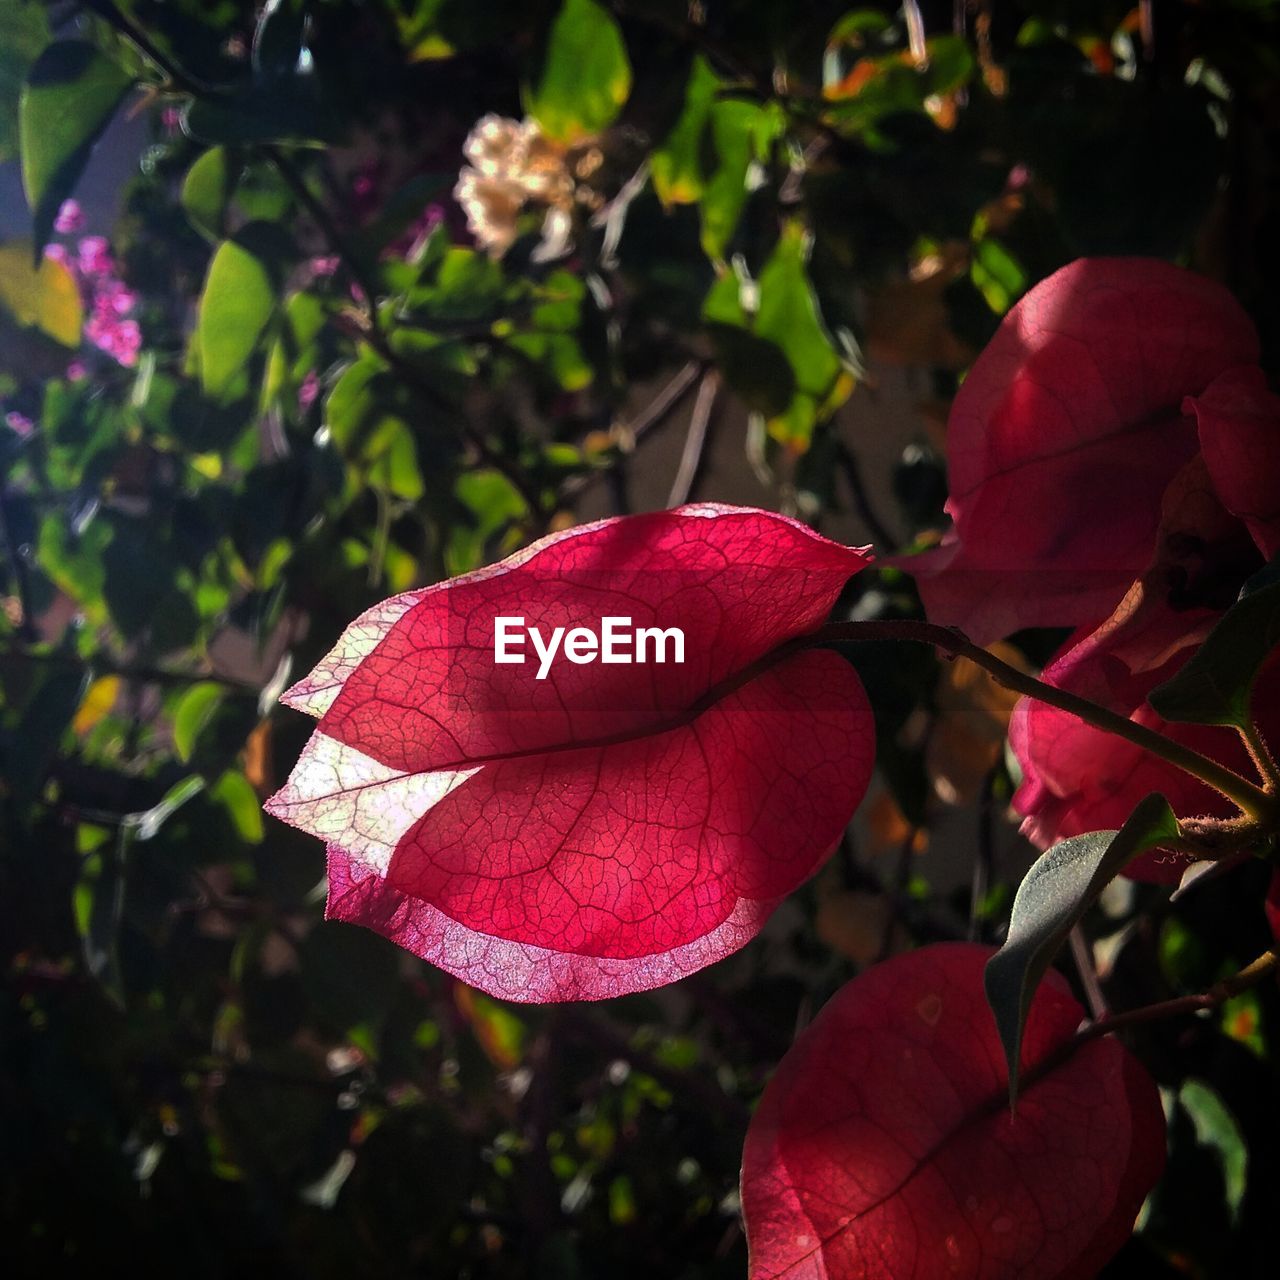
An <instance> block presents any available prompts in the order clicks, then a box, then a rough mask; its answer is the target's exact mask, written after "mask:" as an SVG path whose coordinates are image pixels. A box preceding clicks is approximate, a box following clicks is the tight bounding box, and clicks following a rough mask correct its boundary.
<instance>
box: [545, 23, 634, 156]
mask: <svg viewBox="0 0 1280 1280" xmlns="http://www.w3.org/2000/svg"><path fill="white" fill-rule="evenodd" d="M630 93H631V62H630V60H629V59H628V57H627V47H626V45H625V44H624V43H623V41H622V32H621V31H620V30H619V29H618V24H617V23H616V22H615V21H614V20H613V18H612V17H611V16H610V14H609V13H608V12H607V11H606V10H605V9H603V8H601V6H600V5H598V4H596V3H595V0H564V4H563V5H562V6H561V9H560V12H559V14H558V15H557V16H556V20H555V22H554V23H552V25H551V36H550V39H549V40H548V42H547V53H546V58H545V59H544V61H543V64H542V75H541V76H540V77H539V79H538V83H537V85H536V86H533V87H530V88H528V89H526V91H525V95H524V99H525V109H526V110H527V111H528V113H529V114H530V115H531V116H532V117H533V118H534V119H535V120H536V121H537V122H538V124H539V126H540V127H541V129H542V132H543V133H545V134H546V135H547V137H549V138H552V139H554V140H555V141H556V142H565V143H573V142H577V141H579V140H580V139H582V138H585V137H588V136H590V135H591V134H595V133H599V132H600V131H601V130H603V129H607V128H608V127H609V125H611V124H612V123H613V122H614V121H615V120H616V119H617V118H618V112H619V111H621V110H622V106H623V103H625V102H626V100H627V97H628V96H629V95H630Z"/></svg>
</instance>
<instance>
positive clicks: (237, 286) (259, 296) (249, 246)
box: [196, 222, 280, 397]
mask: <svg viewBox="0 0 1280 1280" xmlns="http://www.w3.org/2000/svg"><path fill="white" fill-rule="evenodd" d="M278 246H279V232H278V231H277V229H276V228H275V227H273V226H272V225H271V224H270V223H260V222H254V223H250V224H249V225H248V226H246V227H244V228H242V229H241V230H240V231H239V232H238V233H237V234H236V236H235V237H234V238H233V239H231V240H224V241H223V242H222V244H220V245H219V246H218V250H217V252H216V253H215V254H214V255H213V260H212V262H210V263H209V274H208V276H207V277H206V278H205V284H204V292H203V293H202V294H201V296H200V313H199V317H198V318H197V320H196V342H197V347H198V350H199V353H200V379H201V382H202V384H203V385H204V389H205V391H206V392H208V393H209V394H210V395H214V396H219V397H221V396H224V395H225V394H226V393H227V392H228V391H229V390H230V389H231V387H232V385H233V384H234V383H235V381H236V377H237V375H238V374H239V373H240V371H241V370H242V369H243V368H244V367H245V365H246V364H247V363H248V362H249V358H250V357H251V356H252V355H253V353H254V351H255V350H256V349H257V346H258V342H259V340H260V339H261V337H262V334H263V331H264V330H265V329H266V327H267V325H268V323H269V322H270V320H271V317H272V315H273V314H274V312H275V309H276V291H277V279H278V270H277V268H278V265H279V256H280V253H279V248H278Z"/></svg>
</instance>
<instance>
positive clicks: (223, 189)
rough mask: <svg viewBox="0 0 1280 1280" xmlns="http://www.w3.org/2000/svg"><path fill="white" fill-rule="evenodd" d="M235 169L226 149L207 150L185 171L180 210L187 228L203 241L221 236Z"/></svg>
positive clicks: (237, 168)
mask: <svg viewBox="0 0 1280 1280" xmlns="http://www.w3.org/2000/svg"><path fill="white" fill-rule="evenodd" d="M239 167H240V166H239V163H238V162H237V161H236V160H234V159H233V158H232V155H231V153H230V152H229V151H228V150H227V148H226V147H210V148H209V150H208V151H206V152H205V153H204V155H202V156H201V157H200V158H199V159H198V160H197V161H196V162H195V164H193V165H192V166H191V168H190V169H188V170H187V176H186V178H185V179H183V183H182V207H183V209H184V210H185V211H186V214H187V218H188V219H189V221H190V222H191V225H192V226H193V227H195V229H196V230H197V231H198V232H199V233H200V234H201V235H202V236H204V237H205V239H206V240H218V239H219V238H220V237H221V236H222V235H223V234H224V233H225V229H226V228H225V223H226V217H227V205H228V204H230V202H231V193H232V191H233V190H234V189H235V183H236V177H237V175H238V172H239Z"/></svg>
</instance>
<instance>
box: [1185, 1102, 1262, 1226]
mask: <svg viewBox="0 0 1280 1280" xmlns="http://www.w3.org/2000/svg"><path fill="white" fill-rule="evenodd" d="M1178 1102H1179V1104H1180V1105H1181V1106H1182V1109H1183V1110H1184V1111H1185V1112H1186V1113H1187V1115H1188V1117H1190V1120H1191V1126H1192V1128H1193V1129H1194V1130H1195V1135H1196V1142H1197V1143H1198V1144H1199V1145H1200V1146H1202V1147H1208V1148H1209V1149H1210V1150H1211V1151H1212V1152H1213V1153H1214V1155H1215V1156H1217V1158H1218V1163H1219V1165H1220V1166H1221V1168H1222V1182H1223V1191H1224V1193H1225V1196H1226V1201H1227V1208H1228V1210H1229V1211H1230V1213H1231V1221H1232V1223H1233V1224H1234V1223H1236V1222H1237V1221H1239V1218H1240V1206H1241V1205H1242V1204H1243V1203H1244V1193H1245V1189H1246V1187H1247V1186H1248V1181H1249V1148H1248V1146H1247V1145H1246V1144H1245V1139H1244V1134H1243V1133H1242V1132H1241V1131H1240V1125H1239V1122H1238V1121H1237V1120H1236V1118H1235V1116H1233V1115H1232V1114H1231V1112H1230V1111H1229V1110H1228V1109H1227V1105H1226V1103H1225V1102H1223V1100H1222V1098H1221V1097H1220V1096H1219V1095H1218V1093H1217V1092H1216V1091H1215V1090H1214V1089H1213V1088H1211V1087H1210V1086H1209V1085H1207V1084H1205V1082H1204V1081H1203V1080H1187V1081H1186V1082H1185V1083H1184V1084H1183V1086H1182V1088H1181V1089H1179V1090H1178Z"/></svg>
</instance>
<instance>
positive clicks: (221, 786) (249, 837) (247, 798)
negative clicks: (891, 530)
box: [208, 769, 264, 844]
mask: <svg viewBox="0 0 1280 1280" xmlns="http://www.w3.org/2000/svg"><path fill="white" fill-rule="evenodd" d="M208 794H209V798H210V799H211V800H215V801H216V802H217V803H218V804H220V805H221V806H222V807H223V808H224V809H225V810H226V811H227V815H228V817H230V819H231V822H232V824H233V825H234V827H235V829H236V834H237V835H239V837H240V838H241V839H242V840H244V841H247V842H248V843H249V844H261V843H262V837H263V834H264V830H263V822H262V806H261V804H260V802H259V800H258V795H257V792H255V791H254V789H253V787H252V785H251V784H250V782H249V779H248V778H246V777H245V776H244V774H243V773H241V772H240V771H239V770H238V769H228V770H227V771H226V773H224V774H223V775H222V776H221V777H220V778H219V779H218V780H217V781H216V782H215V783H214V784H213V786H211V787H210V788H209V792H208Z"/></svg>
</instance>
